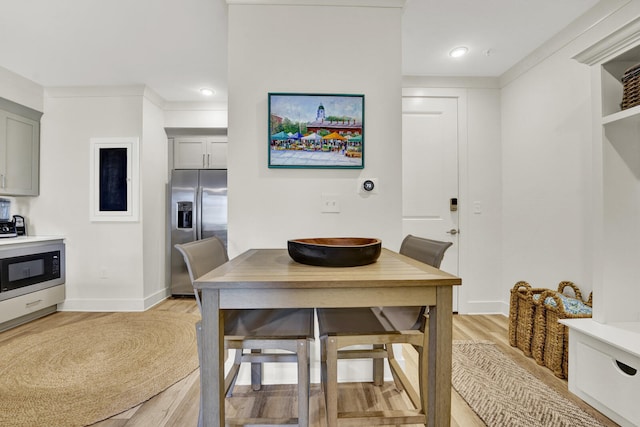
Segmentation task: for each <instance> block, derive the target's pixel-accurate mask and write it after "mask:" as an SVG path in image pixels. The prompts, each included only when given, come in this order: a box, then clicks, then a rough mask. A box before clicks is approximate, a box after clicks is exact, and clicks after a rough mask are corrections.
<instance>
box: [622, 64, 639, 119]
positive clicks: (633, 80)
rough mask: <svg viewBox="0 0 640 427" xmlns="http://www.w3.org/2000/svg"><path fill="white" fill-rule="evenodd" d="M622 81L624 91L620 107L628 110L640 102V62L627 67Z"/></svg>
mask: <svg viewBox="0 0 640 427" xmlns="http://www.w3.org/2000/svg"><path fill="white" fill-rule="evenodd" d="M621 81H622V90H623V93H622V104H620V108H622V109H623V110H626V109H627V108H631V107H635V106H636V105H638V104H640V64H637V65H634V66H633V67H631V68H629V69H627V70H626V71H625V72H624V74H623V75H622V79H621Z"/></svg>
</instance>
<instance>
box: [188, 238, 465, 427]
mask: <svg viewBox="0 0 640 427" xmlns="http://www.w3.org/2000/svg"><path fill="white" fill-rule="evenodd" d="M461 284H462V281H461V279H460V278H459V277H456V276H453V275H451V274H449V273H446V272H444V271H441V270H438V269H436V268H434V267H431V266H429V265H427V264H424V263H421V262H419V261H416V260H413V259H412V258H409V257H406V256H403V255H400V254H398V253H395V252H393V251H391V250H388V249H385V248H383V249H382V252H381V254H380V257H379V258H378V260H377V261H376V262H374V263H372V264H368V265H364V266H358V267H340V268H332V267H317V266H311V265H305V264H300V263H297V262H295V261H293V260H292V259H291V257H290V256H289V254H288V252H287V250H286V249H251V250H248V251H246V252H244V253H243V254H241V255H239V256H238V257H236V258H234V259H232V260H230V261H229V262H227V263H225V264H223V265H221V266H220V267H218V268H216V269H214V270H212V271H210V272H209V273H207V274H205V275H204V276H202V277H200V278H199V279H198V280H196V282H195V287H196V288H197V289H200V290H202V343H201V345H202V356H203V357H202V361H201V366H200V375H201V376H202V383H201V384H202V390H201V391H200V392H201V393H203V400H202V402H203V408H201V409H202V410H203V419H204V425H205V426H216V427H218V426H224V425H225V413H224V399H225V394H224V323H223V322H224V316H223V315H222V310H224V309H243V308H314V307H377V306H418V305H424V306H428V307H429V322H428V330H427V331H425V332H426V333H425V334H424V336H425V343H424V344H425V347H424V348H425V349H427V351H428V361H429V362H428V380H427V381H426V383H424V384H423V385H422V388H423V390H422V392H423V393H425V395H426V396H427V425H429V426H433V427H443V426H446V427H448V426H449V425H450V420H451V349H452V298H453V297H452V294H453V292H452V287H453V286H456V285H461Z"/></svg>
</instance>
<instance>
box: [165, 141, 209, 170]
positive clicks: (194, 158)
mask: <svg viewBox="0 0 640 427" xmlns="http://www.w3.org/2000/svg"><path fill="white" fill-rule="evenodd" d="M206 150H207V146H206V139H205V138H201V137H191V138H175V139H174V141H173V168H174V169H204V168H205V167H206Z"/></svg>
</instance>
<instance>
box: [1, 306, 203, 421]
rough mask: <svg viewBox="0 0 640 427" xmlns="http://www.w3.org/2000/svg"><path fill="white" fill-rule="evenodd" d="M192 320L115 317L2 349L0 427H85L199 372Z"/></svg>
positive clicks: (157, 315) (163, 315) (162, 315)
mask: <svg viewBox="0 0 640 427" xmlns="http://www.w3.org/2000/svg"><path fill="white" fill-rule="evenodd" d="M197 320H198V317H197V316H195V315H192V314H183V313H171V312H167V311H147V312H144V313H110V314H107V315H105V316H102V317H99V318H96V319H91V320H87V321H81V322H77V323H73V324H70V325H66V326H60V327H57V328H54V329H52V330H49V331H45V332H41V333H38V334H33V335H29V336H25V337H19V338H16V339H13V340H10V341H9V342H8V343H7V344H4V345H2V346H0V426H16V427H17V426H29V427H36V426H47V427H50V426H84V425H88V424H92V423H95V422H97V421H100V420H103V419H106V418H109V417H111V416H113V415H116V414H119V413H121V412H123V411H125V410H127V409H130V408H132V407H135V406H137V405H139V404H140V403H142V402H144V401H146V400H148V399H150V398H151V397H153V396H155V395H156V394H158V393H160V392H161V391H163V390H165V389H166V388H168V387H169V386H171V385H173V384H174V383H176V382H177V381H179V380H181V379H182V378H184V377H186V376H187V375H189V374H190V373H191V372H193V371H194V370H195V369H196V368H197V367H198V353H197V344H196V336H195V323H196V321H197Z"/></svg>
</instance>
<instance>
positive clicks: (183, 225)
mask: <svg viewBox="0 0 640 427" xmlns="http://www.w3.org/2000/svg"><path fill="white" fill-rule="evenodd" d="M169 188H170V193H171V194H170V202H169V203H170V206H169V209H168V213H169V216H170V229H169V234H170V238H169V242H170V245H171V246H170V251H171V294H172V295H193V287H192V286H191V281H190V280H189V273H188V271H187V267H186V265H185V263H184V259H183V258H182V255H181V254H180V253H179V252H178V250H177V249H176V248H175V247H174V245H175V244H176V243H187V242H192V241H194V240H200V239H206V238H207V237H211V236H216V237H218V238H219V239H220V240H222V241H223V242H224V244H225V246H226V245H227V171H226V170H222V169H215V170H214V169H201V170H186V169H176V170H173V171H172V172H171V182H170V184H169Z"/></svg>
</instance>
